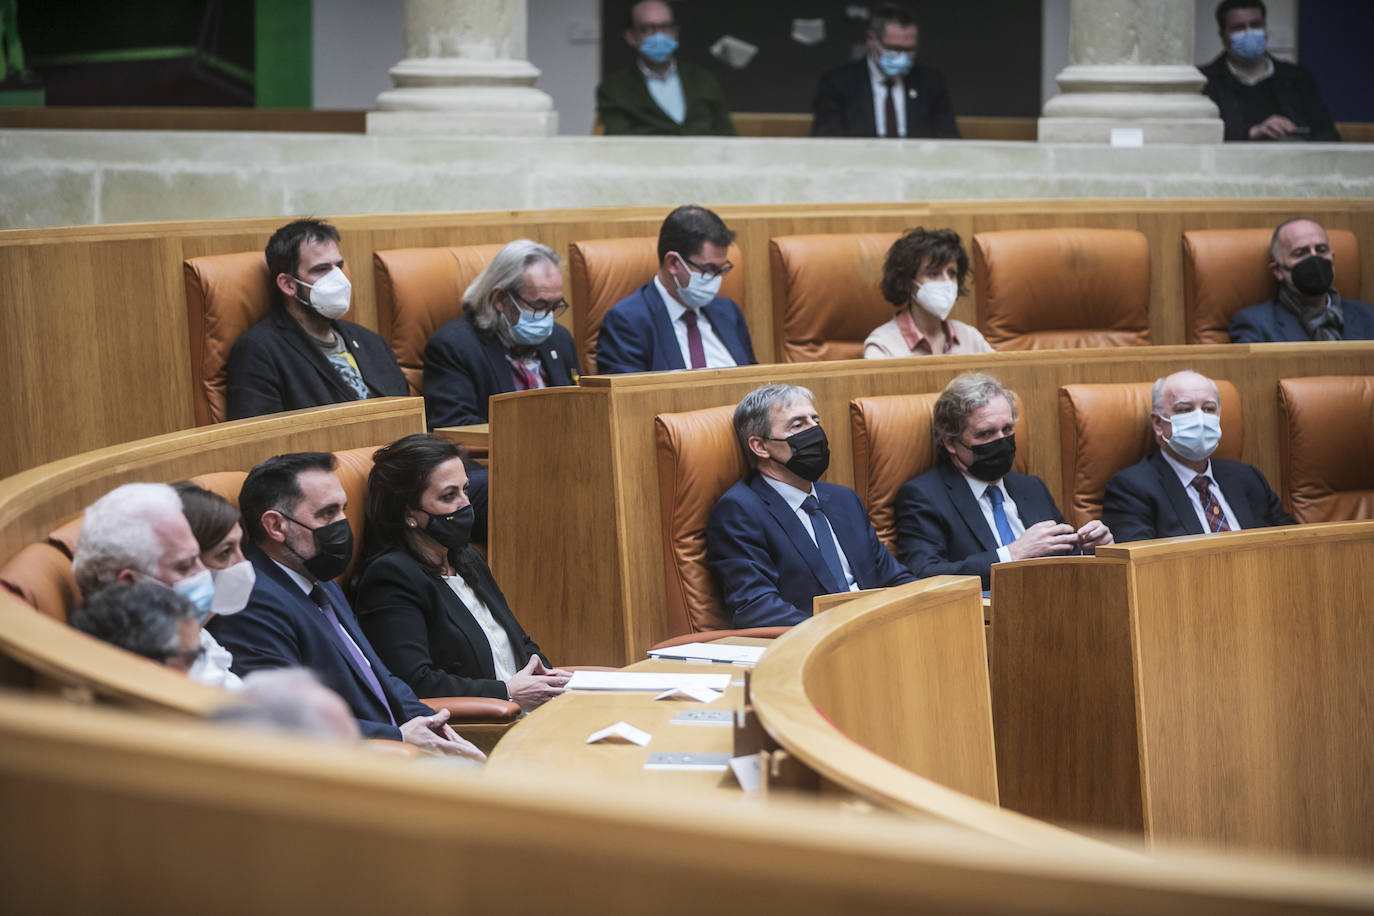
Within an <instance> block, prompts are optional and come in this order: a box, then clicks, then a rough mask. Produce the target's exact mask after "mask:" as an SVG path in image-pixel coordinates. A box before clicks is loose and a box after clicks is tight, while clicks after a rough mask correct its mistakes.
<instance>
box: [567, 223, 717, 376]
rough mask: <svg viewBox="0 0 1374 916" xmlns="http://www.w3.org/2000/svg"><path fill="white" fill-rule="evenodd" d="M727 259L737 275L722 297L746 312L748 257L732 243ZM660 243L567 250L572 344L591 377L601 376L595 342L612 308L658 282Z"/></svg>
mask: <svg viewBox="0 0 1374 916" xmlns="http://www.w3.org/2000/svg"><path fill="white" fill-rule="evenodd" d="M727 257H728V258H729V259H730V262H731V263H732V264H734V265H735V269H734V270H732V271H730V272H729V273H728V274H726V275H725V279H724V280H723V281H722V282H721V285H720V294H721V295H722V296H724V297H725V298H727V299H733V300H734V302H735V304H736V305H738V306H739V307H740V308H741V309H743V308H744V268H743V263H744V256H743V255H742V254H741V253H740V248H739V245H738V244H737V243H733V242H732V243H731V244H730V249H729V253H728V254H727ZM657 272H658V237H657V236H653V237H647V238H629V239H594V240H591V241H582V242H572V243H570V244H569V245H568V278H569V281H570V283H571V286H572V295H571V300H572V306H573V341H574V343H575V344H576V345H577V355H578V359H580V360H581V362H582V367H583V368H584V369H585V370H586V372H585V374H586V375H595V374H596V338H597V336H598V335H599V334H600V333H601V319H602V318H603V317H605V315H606V312H608V311H610V308H611V306H613V305H615V304H616V303H617V302H619V301H620V300H621V299H624V298H625V297H626V296H628V295H630V293H632V292H634V291H635V290H637V289H639V288H640V287H641V286H643V285H644V284H645V283H648V282H650V281H651V280H652V279H653V278H654V274H656V273H657Z"/></svg>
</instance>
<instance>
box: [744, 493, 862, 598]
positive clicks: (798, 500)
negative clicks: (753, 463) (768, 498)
mask: <svg viewBox="0 0 1374 916" xmlns="http://www.w3.org/2000/svg"><path fill="white" fill-rule="evenodd" d="M759 476H761V477H763V479H764V480H765V481H766V482H767V483H768V485H769V486H770V487H772V488H773V489H774V490H776V491H777V492H778V495H779V496H781V497H782V498H783V499H784V500H785V501H786V502H787V505H788V507H789V508H790V509H791V510H792V511H793V512H795V513H796V514H797V518H799V519H801V523H802V527H803V528H805V529H806V533H807V534H809V535H810V536H811V543H813V544H815V545H816V549H817V550H819V549H820V543H819V542H818V541H817V540H816V529H815V528H812V527H811V516H810V515H808V514H807V512H806V510H805V509H803V508H802V503H803V502H805V501H806V497H808V496H815V497H816V503H817V505H819V504H820V501H821V498H820V497H819V496H816V488H815V486H812V487H811V489H810V490H798V489H797V488H796V487H794V486H792V485H791V484H786V483H783V482H782V481H781V480H774V479H773V478H771V477H767V476H764V475H759ZM826 522H827V523H828V524H830V541H831V543H833V544H834V545H835V552H836V553H838V554H839V555H840V568H841V569H843V570H844V581H845V587H846V589H847V590H848V591H851V592H857V591H858V590H859V583H858V582H855V581H854V572H853V570H851V569H850V568H849V557H847V556H845V555H844V548H843V547H841V546H840V539H839V538H837V537H835V525H834V523H831V522H830V516H828V515H827V516H826Z"/></svg>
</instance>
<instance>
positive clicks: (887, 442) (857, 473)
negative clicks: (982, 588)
mask: <svg viewBox="0 0 1374 916" xmlns="http://www.w3.org/2000/svg"><path fill="white" fill-rule="evenodd" d="M939 397H940V395H939V394H895V395H889V396H886V397H878V398H856V399H855V400H853V401H850V402H849V425H850V429H851V431H852V433H853V436H854V491H855V492H856V493H858V494H859V498H860V499H862V500H863V501H864V505H865V506H867V507H868V520H869V521H870V522H872V523H873V529H874V530H875V531H877V532H878V539H879V540H880V541H882V542H883V543H884V544H886V545H887V548H888V549H889V550H893V549H894V548H895V547H896V544H897V522H896V518H895V515H894V513H893V506H894V503H895V502H896V500H897V491H898V490H899V489H901V487H902V484H904V483H906V482H907V481H908V480H910V479H911V478H913V477H915V476H916V475H917V474H924V473H925V472H926V471H928V470H930V469H931V468H933V467H934V466H935V448H934V445H933V444H932V442H931V439H930V419H931V415H932V412H933V411H934V410H935V402H936V400H938V399H939ZM1013 397H1015V393H1014V392H1013ZM1017 406H1018V407H1019V406H1020V399H1019V398H1018V399H1017ZM1016 441H1017V442H1019V443H1027V444H1028V443H1029V442H1030V427H1029V425H1028V424H1027V422H1026V414H1025V411H1021V412H1020V415H1019V416H1018V417H1017V418H1016ZM1028 452H1029V448H1028V447H1027V446H1025V445H1023V446H1022V447H1020V448H1018V449H1017V451H1016V460H1015V461H1014V462H1013V463H1012V469H1013V470H1015V471H1018V472H1020V473H1022V474H1024V473H1026V467H1027V457H1026V456H1027V453H1028Z"/></svg>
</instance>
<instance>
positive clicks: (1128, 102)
mask: <svg viewBox="0 0 1374 916" xmlns="http://www.w3.org/2000/svg"><path fill="white" fill-rule="evenodd" d="M1194 6H1195V3H1194V0H1071V3H1070V6H1069V66H1068V67H1066V68H1065V69H1064V70H1063V72H1061V73H1060V74H1059V76H1058V77H1056V82H1058V83H1059V88H1060V94H1059V95H1057V96H1055V97H1054V98H1052V99H1050V100H1049V101H1048V102H1046V103H1045V111H1044V114H1043V116H1042V117H1041V118H1040V125H1039V127H1040V140H1041V141H1042V142H1046V143H1107V142H1108V141H1109V140H1110V138H1111V132H1112V129H1113V128H1117V127H1132V128H1139V129H1141V130H1143V131H1144V138H1145V143H1146V144H1156V143H1220V142H1221V139H1222V123H1221V119H1220V118H1219V117H1218V116H1217V107H1216V105H1215V104H1213V103H1212V100H1211V99H1209V98H1207V97H1206V96H1205V95H1203V94H1202V91H1201V90H1202V86H1203V84H1204V83H1205V82H1206V80H1205V79H1204V78H1203V76H1202V73H1201V72H1200V71H1199V70H1198V69H1197V67H1195V66H1193V61H1192V58H1193V26H1194V16H1195V10H1194Z"/></svg>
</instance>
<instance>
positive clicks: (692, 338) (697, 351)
mask: <svg viewBox="0 0 1374 916" xmlns="http://www.w3.org/2000/svg"><path fill="white" fill-rule="evenodd" d="M682 320H683V322H684V323H685V324H686V325H687V355H688V356H690V357H691V358H692V366H691V368H693V369H705V368H706V350H705V349H704V348H703V347H702V346H701V329H700V328H698V327H697V313H696V310H695V309H687V311H685V312H683V313H682Z"/></svg>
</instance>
